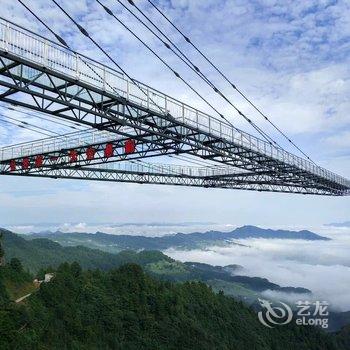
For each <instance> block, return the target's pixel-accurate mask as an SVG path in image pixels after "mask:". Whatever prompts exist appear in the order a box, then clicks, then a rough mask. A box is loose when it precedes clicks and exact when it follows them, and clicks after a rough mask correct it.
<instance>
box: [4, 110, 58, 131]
mask: <svg viewBox="0 0 350 350" xmlns="http://www.w3.org/2000/svg"><path fill="white" fill-rule="evenodd" d="M0 123H7V124H11V125H14V126H17V127H18V128H22V129H27V130H30V131H33V132H36V133H38V134H41V135H45V136H52V135H50V134H46V133H44V132H41V131H38V130H34V129H31V128H29V127H27V126H25V125H18V124H16V123H13V122H10V121H9V120H4V119H2V117H1V115H0Z"/></svg>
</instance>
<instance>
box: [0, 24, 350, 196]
mask: <svg viewBox="0 0 350 350" xmlns="http://www.w3.org/2000/svg"><path fill="white" fill-rule="evenodd" d="M0 86H2V87H3V89H6V91H4V92H3V93H2V94H0V100H1V101H3V102H6V103H11V104H15V105H17V106H21V107H26V108H29V109H31V110H33V111H38V112H43V113H47V114H50V115H53V116H56V117H60V118H62V119H66V120H70V121H74V122H76V123H80V124H82V125H86V126H89V127H91V129H89V130H88V131H83V132H77V133H71V134H67V135H62V136H58V137H52V138H47V139H43V140H40V141H35V142H28V143H25V144H21V145H14V146H8V147H3V148H2V149H0V173H1V174H5V175H20V176H44V177H55V178H61V177H62V178H80V179H94V180H96V179H99V180H110V181H128V182H142V183H159V184H165V183H166V184H177V185H190V186H201V187H219V188H240V189H250V190H261V191H276V192H291V193H311V194H328V195H346V194H349V193H350V181H349V180H347V179H345V178H343V177H341V176H339V175H336V174H334V173H332V172H330V171H328V170H326V169H324V168H321V167H319V166H317V165H315V164H313V163H312V162H310V161H308V160H305V159H303V158H300V157H297V156H295V155H293V154H291V153H289V152H287V151H285V150H282V149H280V148H278V147H275V146H274V145H273V144H272V143H269V142H266V141H263V140H261V139H259V138H257V137H255V136H252V135H250V134H248V133H245V132H243V131H241V130H238V129H236V128H234V127H232V126H231V125H230V124H228V123H226V122H224V121H221V120H218V119H216V118H213V117H211V116H209V115H208V114H206V113H203V112H201V111H199V110H197V109H194V108H192V107H190V106H188V105H186V104H184V103H182V102H180V101H177V100H175V99H173V98H172V97H170V96H167V95H165V94H163V93H161V92H159V91H157V90H154V89H152V88H150V87H149V86H147V85H144V84H142V83H139V82H136V83H134V82H132V81H130V80H129V79H127V78H126V77H125V76H123V74H121V73H120V72H117V71H115V70H112V69H111V68H109V67H106V66H104V65H102V64H100V63H98V62H95V61H93V60H91V59H89V58H87V57H85V56H82V55H80V54H77V53H75V52H73V51H70V50H69V49H67V48H65V47H62V46H60V45H58V44H56V43H54V42H51V41H49V40H47V39H45V38H43V37H41V36H39V35H37V34H34V33H32V32H30V31H28V30H26V29H23V28H21V27H19V26H17V25H15V24H13V23H10V22H8V21H6V20H3V19H0ZM128 140H132V141H133V142H134V143H135V145H136V147H135V149H134V150H133V151H132V152H128V151H127V150H126V148H125V142H127V141H128ZM108 145H109V147H112V149H113V152H112V154H109V155H108V156H106V152H105V150H106V147H107V146H108ZM89 149H90V150H91V149H93V152H94V155H93V157H92V158H91V157H87V156H86V155H87V152H88V150H89ZM71 150H74V151H75V152H76V154H77V157H76V159H74V161H73V162H72V158H70V157H69V152H70V151H71ZM174 154H175V155H179V154H187V155H190V156H192V157H196V158H200V159H201V161H202V162H203V161H205V162H208V163H210V164H213V163H216V164H217V169H215V170H213V169H212V168H208V169H206V168H205V167H204V168H200V169H199V168H194V167H174V166H163V171H161V172H159V170H157V169H156V168H154V167H152V166H150V165H149V164H148V165H147V166H146V165H145V168H147V169H148V170H147V171H144V170H145V168H144V169H143V170H142V171H141V170H140V171H136V172H135V171H134V170H133V169H129V170H127V169H124V170H120V169H117V168H113V169H111V168H110V167H109V164H110V163H112V162H116V163H120V162H130V161H135V160H136V159H139V160H141V159H144V158H146V157H164V156H169V155H174ZM38 156H40V157H41V158H40V159H41V162H40V165H38V163H35V160H36V159H37V157H38ZM24 160H25V162H26V166H23V161H24ZM35 164H36V165H35ZM157 166H158V167H161V165H157ZM175 168H176V169H177V170H176V171H175V170H174V169H175ZM180 168H181V169H180ZM186 169H187V170H186ZM189 169H190V170H191V174H189V173H187V171H189ZM176 172H177V173H176ZM140 174H141V175H142V179H144V180H142V179H141V177H140V176H141V175H140ZM186 174H187V175H186ZM185 175H186V176H185ZM174 179H176V181H175V180H174ZM190 179H191V181H190Z"/></svg>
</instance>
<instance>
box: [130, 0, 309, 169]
mask: <svg viewBox="0 0 350 350" xmlns="http://www.w3.org/2000/svg"><path fill="white" fill-rule="evenodd" d="M147 1H148V2H149V3H150V4H151V5H152V6H153V7H154V9H155V10H156V11H157V12H158V13H159V14H160V15H161V16H162V17H164V18H165V20H166V21H167V22H168V23H169V24H170V25H171V26H172V27H173V28H174V29H175V30H176V31H177V32H178V33H179V34H180V35H181V36H182V37H183V38H184V39H185V41H186V42H187V43H188V44H190V45H191V46H192V47H193V48H194V49H195V50H196V51H197V52H198V53H199V54H200V56H202V57H203V58H204V59H205V60H206V61H207V62H208V63H209V64H210V65H211V66H212V67H213V68H214V69H215V70H216V72H217V73H219V74H220V76H221V77H222V78H223V79H224V80H225V81H226V82H227V83H229V85H230V86H231V87H232V88H233V89H234V90H236V91H237V92H238V93H239V95H241V96H242V97H243V98H244V99H245V100H246V101H247V102H248V103H249V104H250V105H251V106H252V107H253V108H254V109H255V110H256V111H257V112H258V113H259V114H260V115H261V116H262V117H263V118H264V119H265V120H266V121H268V122H269V123H270V124H271V125H272V126H273V127H274V128H275V129H276V130H277V131H278V132H279V133H280V134H281V135H282V136H284V137H285V138H286V139H287V141H288V142H289V143H290V144H292V145H293V146H294V147H295V148H296V149H297V150H298V151H299V152H300V153H302V154H303V155H304V156H305V157H306V158H307V159H308V160H310V161H311V162H312V163H314V164H315V162H314V161H313V160H312V159H311V158H310V157H309V156H308V155H307V154H306V153H305V152H304V151H303V150H302V149H301V148H300V147H298V145H296V144H295V142H293V141H292V140H291V139H290V138H289V137H288V136H287V135H286V134H285V133H284V132H283V131H282V130H281V129H280V128H279V127H278V126H277V125H275V124H274V123H273V122H272V121H271V120H270V119H269V118H268V117H267V115H266V114H265V113H263V112H262V111H261V109H260V108H258V107H257V106H256V105H255V104H254V103H253V102H252V101H251V100H250V99H249V98H248V97H247V96H246V95H245V94H244V93H243V92H242V91H241V90H240V89H239V88H238V87H237V86H236V84H233V83H232V82H231V81H230V79H229V78H228V77H227V76H226V75H225V74H224V73H223V72H222V71H221V70H220V69H219V68H218V67H217V66H216V65H215V64H214V63H213V62H212V61H211V60H210V59H209V58H208V57H207V56H206V55H205V54H204V53H203V52H202V51H201V50H200V49H199V48H198V46H197V45H195V44H194V43H193V42H192V41H191V40H190V38H188V37H187V36H186V35H185V34H184V33H183V32H182V31H181V30H180V29H179V28H178V27H177V26H176V25H175V24H174V23H173V22H172V21H171V20H170V19H169V18H168V17H167V16H166V15H165V14H164V13H163V11H161V10H160V9H159V8H158V7H157V6H156V5H155V4H154V3H153V2H152V1H151V0H147ZM128 2H129V3H130V4H131V5H132V6H135V3H134V2H133V1H132V0H128ZM135 7H136V6H135Z"/></svg>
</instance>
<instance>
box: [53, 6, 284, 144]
mask: <svg viewBox="0 0 350 350" xmlns="http://www.w3.org/2000/svg"><path fill="white" fill-rule="evenodd" d="M52 1H54V0H52ZM96 2H97V3H99V4H100V5H101V6H102V7H103V8H104V10H105V11H106V12H107V13H108V14H109V15H111V16H112V17H113V18H114V19H115V20H116V21H117V22H118V23H120V24H121V25H122V26H123V27H124V28H125V29H126V30H127V31H128V32H130V33H131V34H132V35H133V36H134V37H135V38H136V39H137V40H138V41H140V42H141V43H142V44H143V45H144V46H145V47H146V48H147V49H148V50H149V51H150V52H151V53H152V54H153V55H154V56H156V57H157V59H158V60H159V61H161V62H162V64H163V65H165V66H166V67H167V68H168V69H169V70H170V71H171V72H172V73H173V74H174V75H175V76H176V77H177V78H179V79H180V80H181V81H182V82H183V83H184V84H185V85H186V86H187V87H188V88H190V90H191V91H193V92H194V93H195V94H196V95H197V96H198V97H199V98H200V99H201V100H203V101H204V102H205V103H206V104H207V105H208V106H209V107H210V108H211V109H213V110H214V111H215V112H216V113H217V114H218V115H219V116H220V118H222V119H223V120H225V121H226V122H227V123H228V124H229V125H230V126H231V127H233V128H235V127H234V125H233V124H232V123H231V122H230V121H229V120H228V119H227V118H226V117H225V116H224V115H223V114H222V113H220V112H219V111H218V110H217V109H216V108H215V107H214V106H213V105H212V104H211V103H210V102H209V101H208V100H206V99H205V98H204V97H203V96H202V95H201V94H200V93H199V92H198V91H197V90H196V89H195V88H193V86H192V85H191V84H190V83H188V82H187V81H186V80H185V79H184V78H182V77H181V76H180V74H179V73H178V72H176V71H175V70H174V69H173V68H172V67H171V66H170V65H169V64H168V63H167V62H166V61H165V60H164V59H163V58H161V57H160V56H159V55H158V54H157V53H156V52H155V51H154V50H153V49H152V48H151V47H150V46H149V45H148V44H147V43H145V42H144V41H143V40H142V39H141V38H140V37H139V36H138V35H137V34H135V33H134V32H133V31H132V30H131V29H130V28H129V27H128V26H127V25H126V24H125V23H124V22H123V21H121V20H120V19H119V18H118V17H117V16H115V14H114V13H113V12H112V11H111V10H110V9H109V8H108V7H106V6H105V5H103V4H102V3H101V2H100V0H96ZM232 106H233V107H234V108H235V109H236V111H237V112H238V113H239V114H240V115H242V116H243V113H242V112H241V111H240V110H239V109H237V108H236V107H235V106H234V105H232ZM247 119H249V118H247ZM235 129H236V128H235ZM255 129H256V130H257V131H258V132H259V133H260V134H261V135H262V136H263V137H264V138H265V140H266V141H267V142H268V143H270V144H271V145H272V144H276V142H275V141H273V140H272V139H271V138H270V137H269V136H268V135H267V134H266V133H264V132H263V131H262V130H261V129H260V128H259V127H257V126H255ZM236 130H237V129H236ZM280 148H281V147H280Z"/></svg>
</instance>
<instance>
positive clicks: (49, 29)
mask: <svg viewBox="0 0 350 350" xmlns="http://www.w3.org/2000/svg"><path fill="white" fill-rule="evenodd" d="M18 2H19V3H20V4H21V5H23V6H24V7H25V8H26V9H27V10H28V11H29V12H30V13H31V14H32V15H33V16H34V17H35V18H36V19H37V20H38V21H39V22H40V23H41V24H42V25H43V26H44V27H45V28H46V29H47V30H48V31H49V32H50V33H52V34H53V35H54V36H55V38H56V39H57V40H58V41H59V42H60V43H61V44H62V45H63V46H65V47H67V48H68V49H70V50H71V48H70V47H69V45H68V44H67V43H66V41H65V40H64V39H63V38H62V37H61V36H59V35H58V34H57V33H55V32H54V31H53V30H52V29H51V28H50V27H49V26H48V25H47V24H46V23H45V22H44V21H43V20H42V19H41V18H40V17H39V16H38V15H37V14H36V13H35V12H34V11H32V10H31V9H30V8H29V7H28V6H26V5H25V4H24V3H23V2H22V1H21V0H18ZM56 5H57V6H59V5H58V4H57V3H56ZM78 28H79V27H78ZM79 29H80V28H79ZM81 61H82V62H83V63H84V64H85V65H86V66H87V67H88V68H89V69H90V70H91V71H92V72H93V73H94V74H96V75H97V76H98V77H99V78H100V79H101V81H102V82H103V81H104V79H103V77H101V75H100V74H98V73H97V72H96V70H95V69H94V68H92V67H91V65H90V64H89V63H87V62H85V61H84V60H83V59H81ZM105 83H106V84H107V85H108V86H109V87H110V88H111V89H112V90H113V91H114V92H115V93H117V94H118V92H117V91H116V89H115V88H114V87H113V86H111V85H110V84H109V83H108V82H106V81H105ZM118 95H119V94H118Z"/></svg>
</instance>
